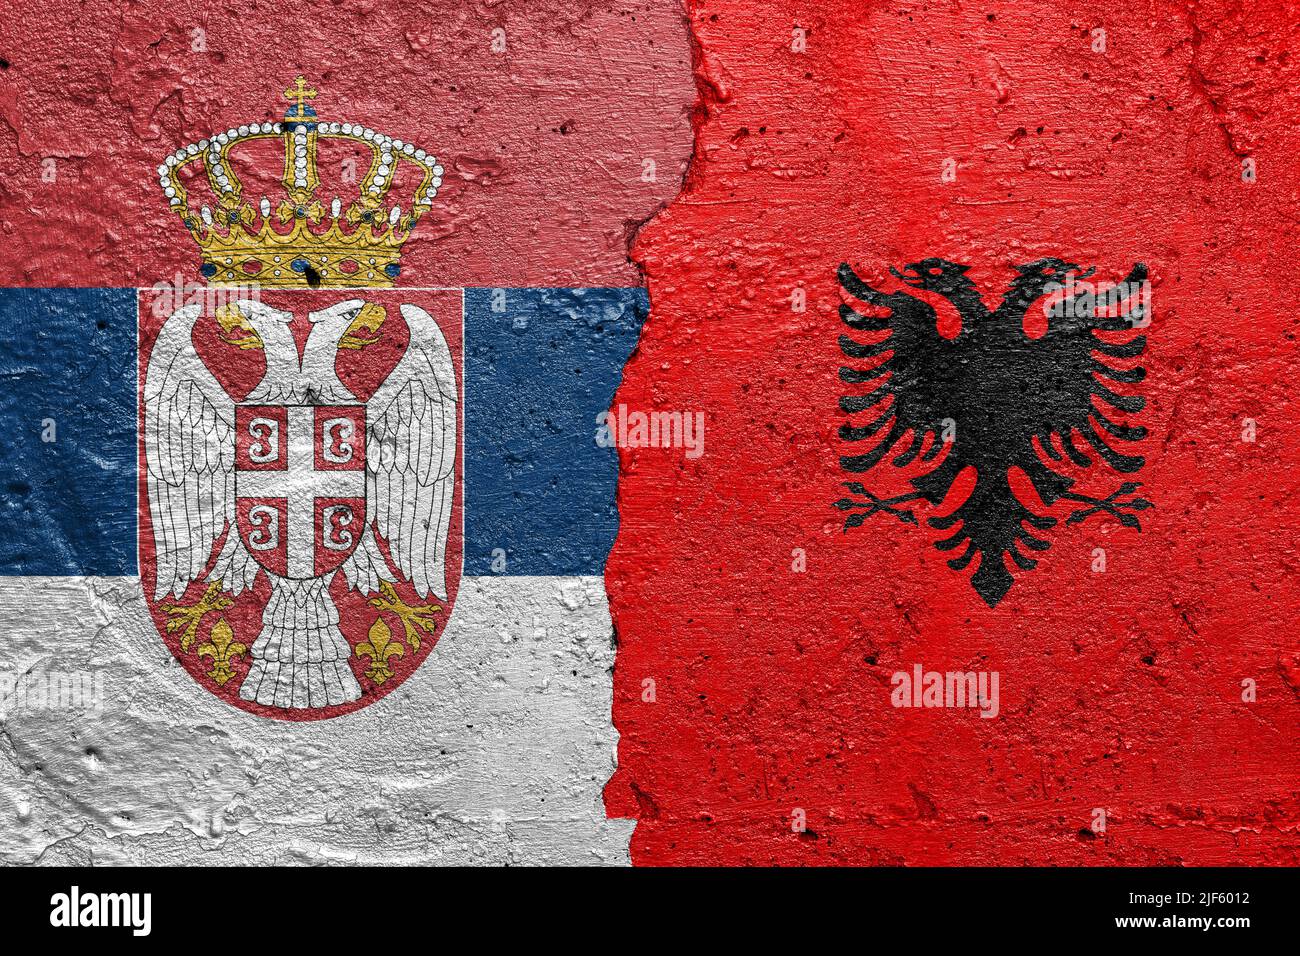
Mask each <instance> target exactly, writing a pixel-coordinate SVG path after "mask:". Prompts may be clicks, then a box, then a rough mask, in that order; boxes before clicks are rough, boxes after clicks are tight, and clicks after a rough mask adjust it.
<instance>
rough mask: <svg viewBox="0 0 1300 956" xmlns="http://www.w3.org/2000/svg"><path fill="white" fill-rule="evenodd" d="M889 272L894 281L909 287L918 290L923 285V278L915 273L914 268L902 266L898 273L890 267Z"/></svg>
mask: <svg viewBox="0 0 1300 956" xmlns="http://www.w3.org/2000/svg"><path fill="white" fill-rule="evenodd" d="M889 272H890V274H891V275H893V277H894V278H895V279H898V280H900V281H902V282H905V283H907V284H908V285H910V286H915V287H916V288H918V289H919V288H920V287H921V286H922V285H923V284H924V283H925V279H924V277H923V276H922V275H921V274H920V273H919V272H917V271H916V267H915V266H904V267H903V271H902V272H899V271H898V270H897V269H895V268H894V267H893V266H890V267H889Z"/></svg>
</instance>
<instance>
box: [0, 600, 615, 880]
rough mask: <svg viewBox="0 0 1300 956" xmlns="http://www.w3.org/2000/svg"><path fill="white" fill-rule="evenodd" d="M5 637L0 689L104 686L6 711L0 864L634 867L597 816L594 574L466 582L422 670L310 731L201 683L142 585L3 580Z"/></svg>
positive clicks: (598, 603)
mask: <svg viewBox="0 0 1300 956" xmlns="http://www.w3.org/2000/svg"><path fill="white" fill-rule="evenodd" d="M0 634H3V635H4V639H3V643H2V644H0V679H7V678H11V677H15V676H17V675H22V674H23V673H25V672H27V671H28V670H31V672H32V673H31V676H30V677H27V678H24V680H26V681H27V685H26V686H27V687H28V689H29V690H30V689H31V688H32V686H33V684H32V681H34V680H39V679H40V678H41V677H42V675H58V674H64V675H71V674H77V673H81V672H86V673H89V674H90V675H93V676H94V677H97V678H100V679H102V686H103V688H104V692H105V699H104V701H103V704H102V710H100V711H98V712H96V711H95V710H94V709H93V708H82V707H74V708H71V709H69V708H66V707H65V708H57V709H31V708H27V709H16V708H15V705H14V702H13V700H12V699H10V700H9V701H7V702H5V703H0V708H4V709H7V710H8V713H7V715H6V723H5V735H4V739H3V741H0V753H3V754H4V758H3V759H0V807H5V808H7V810H6V812H7V814H8V822H7V823H6V824H5V826H3V827H0V861H3V862H6V863H31V862H33V861H35V860H37V859H38V858H39V859H42V860H43V862H45V863H56V862H66V863H70V862H78V861H81V860H84V859H87V858H90V857H92V856H93V858H94V859H95V861H96V862H98V863H108V864H115V863H116V864H126V863H159V862H161V863H175V864H184V863H189V864H205V863H211V864H232V865H240V864H242V865H254V864H258V863H314V862H357V863H393V864H398V863H462V864H464V863H539V864H540V863H551V864H592V863H626V862H627V847H628V840H629V838H630V836H631V828H632V822H631V821H627V820H606V819H605V816H604V809H603V805H602V802H601V792H600V791H601V787H602V786H603V784H604V782H605V781H606V780H607V779H608V778H609V775H610V774H611V773H612V771H613V766H614V747H615V740H616V734H615V731H614V729H613V727H612V726H611V724H610V718H609V711H610V698H611V687H610V672H611V670H612V667H613V662H614V648H613V641H612V628H611V625H610V619H609V608H608V604H607V602H606V598H605V590H604V582H603V580H602V579H601V578H598V577H584V578H544V577H532V578H521V577H481V578H464V579H462V581H461V585H460V595H459V597H458V598H457V601H456V606H455V611H454V614H453V616H452V620H451V623H450V626H449V628H448V630H447V633H446V634H445V635H443V636H441V637H440V639H439V641H438V644H437V646H436V647H435V648H434V649H433V652H432V653H431V654H430V656H429V658H428V660H426V661H425V663H424V664H423V665H422V666H421V667H420V669H419V670H418V671H416V672H415V674H413V675H412V676H411V677H410V678H409V679H408V680H407V681H406V682H405V683H404V684H403V685H402V686H401V687H399V688H398V689H397V690H395V691H394V692H393V693H391V694H389V695H388V696H387V697H386V698H384V699H383V700H381V701H379V702H378V703H376V704H372V705H371V706H369V707H366V708H363V709H362V710H360V711H358V712H357V713H355V714H350V715H348V716H346V717H339V718H335V719H333V720H326V721H315V722H309V723H295V722H288V721H277V720H269V719H265V718H259V717H254V716H252V715H251V714H247V713H244V712H243V711H240V710H237V709H235V708H233V707H231V706H229V705H227V704H225V703H222V702H221V701H219V700H217V699H216V698H215V697H213V696H212V695H210V694H209V693H208V692H207V691H205V690H203V689H202V688H201V687H200V686H199V685H198V684H197V683H195V682H194V681H193V680H192V679H191V678H190V677H189V675H188V674H186V673H185V672H184V670H182V669H181V668H180V666H179V665H178V664H176V663H175V662H174V661H172V660H171V658H170V655H169V654H168V652H167V651H166V649H165V648H164V646H163V643H162V638H161V637H160V636H159V635H158V634H157V632H156V631H155V629H154V626H153V623H152V621H150V619H149V617H148V614H147V611H146V608H145V604H144V600H143V596H142V594H141V591H140V582H139V579H138V578H24V577H0ZM252 636H254V635H243V634H236V639H245V640H248V641H251V638H252ZM575 672H576V673H575ZM7 687H8V684H7V683H5V684H4V685H3V686H0V691H3V690H4V689H6V688H7ZM29 702H30V701H29ZM38 764H39V765H40V766H41V768H42V769H41V771H40V772H39V773H37V772H33V771H32V769H31V768H33V767H34V766H36V765H38Z"/></svg>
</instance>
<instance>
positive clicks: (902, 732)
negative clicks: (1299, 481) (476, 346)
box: [606, 0, 1300, 865]
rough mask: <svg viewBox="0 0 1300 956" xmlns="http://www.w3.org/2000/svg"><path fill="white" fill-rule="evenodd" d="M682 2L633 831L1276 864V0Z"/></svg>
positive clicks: (1279, 514)
mask: <svg viewBox="0 0 1300 956" xmlns="http://www.w3.org/2000/svg"><path fill="white" fill-rule="evenodd" d="M688 6H689V8H690V17H691V30H692V34H693V36H694V39H695V42H696V44H697V51H698V53H697V56H696V59H695V64H696V82H697V86H698V89H699V102H698V109H697V113H696V143H695V151H694V162H693V163H692V165H691V167H690V172H689V175H688V178H687V181H686V184H685V187H684V189H683V192H682V194H681V195H680V196H679V197H678V198H677V199H676V200H675V201H674V202H673V203H672V204H670V206H669V207H668V208H667V209H666V210H665V211H664V212H663V213H661V214H660V215H659V216H657V217H656V219H655V220H654V222H653V223H652V224H650V225H649V226H647V227H646V228H645V229H643V230H642V231H641V233H640V235H639V237H638V242H637V244H636V246H635V255H636V257H637V259H638V261H639V262H640V263H641V264H642V266H643V267H644V269H645V271H646V275H647V278H648V287H649V295H650V303H651V318H650V320H649V321H648V323H647V324H646V326H645V328H644V329H643V331H642V335H641V339H640V343H639V346H638V349H637V351H636V353H635V354H634V355H633V357H632V359H631V360H630V362H629V364H628V366H627V369H626V371H625V373H624V377H623V382H622V385H621V386H620V388H619V390H618V393H617V396H616V402H617V403H618V404H620V405H625V406H627V407H628V408H629V409H636V410H642V411H645V412H660V413H676V414H678V415H679V416H689V415H692V414H694V413H699V414H701V415H702V420H703V435H704V439H703V444H702V451H701V453H700V454H698V455H695V456H692V455H688V454H686V451H685V449H684V448H682V447H631V446H628V447H624V448H623V449H622V450H621V459H620V460H621V471H620V476H621V477H620V486H619V504H620V511H621V523H620V529H619V535H618V539H617V542H616V545H615V548H614V552H613V555H612V556H611V559H610V564H609V568H608V570H607V572H606V584H607V587H608V590H609V594H610V603H611V609H612V612H613V616H614V622H615V626H616V629H617V632H618V637H619V651H618V660H617V666H616V669H615V698H614V723H615V726H616V727H617V728H618V731H619V733H620V745H619V769H618V773H617V775H616V776H615V778H614V780H613V782H612V783H611V784H610V786H609V787H608V788H607V791H606V803H607V807H608V809H609V811H610V813H611V814H613V815H616V816H624V815H630V816H634V817H635V818H636V819H637V820H638V824H637V829H636V832H635V834H634V836H633V841H632V859H633V861H634V862H639V863H650V864H682V863H686V864H702V863H730V864H741V863H763V864H769V863H772V864H800V863H819V864H829V863H844V864H877V863H879V864H1005V865H1021V864H1061V865H1088V864H1281V863H1290V864H1295V863H1296V862H1297V839H1296V830H1297V826H1298V825H1300V804H1298V802H1297V769H1296V768H1297V767H1298V766H1300V734H1298V733H1297V730H1298V729H1300V724H1298V720H1300V659H1298V658H1297V656H1296V654H1297V648H1296V639H1295V626H1294V622H1293V619H1294V617H1295V612H1296V607H1297V598H1298V597H1300V594H1298V593H1297V585H1296V573H1295V572H1296V558H1295V547H1294V541H1295V537H1296V533H1297V531H1298V530H1300V527H1298V526H1300V522H1298V521H1297V515H1298V513H1300V509H1297V506H1296V499H1295V495H1296V478H1295V475H1296V467H1297V464H1298V463H1300V462H1298V460H1297V454H1296V442H1295V441H1294V436H1293V434H1292V429H1293V427H1294V417H1295V414H1294V402H1293V396H1292V392H1293V378H1294V374H1295V368H1296V357H1295V341H1294V340H1295V319H1294V316H1295V315H1296V311H1297V304H1298V303H1297V291H1296V290H1297V286H1296V281H1295V276H1294V269H1292V268H1290V267H1289V265H1288V263H1289V261H1290V257H1291V251H1290V250H1292V249H1293V248H1294V245H1295V242H1296V215H1295V206H1296V197H1297V195H1300V173H1298V172H1297V167H1296V164H1295V162H1294V156H1295V155H1296V152H1297V149H1300V136H1298V134H1297V132H1296V126H1295V122H1294V121H1295V118H1296V116H1297V115H1300V96H1298V94H1297V89H1298V88H1300V87H1298V86H1297V82H1296V81H1297V74H1296V69H1297V64H1296V61H1295V56H1294V53H1295V51H1294V46H1295V39H1296V21H1295V12H1294V10H1293V9H1292V8H1290V7H1289V6H1288V5H1286V4H1283V3H1280V2H1272V3H1257V4H1250V5H1247V6H1246V7H1243V6H1242V5H1240V4H1235V3H1228V2H1216V0H1211V2H1207V3H1200V4H1196V5H1194V6H1192V7H1188V6H1186V5H1183V4H1175V3H1164V2H1157V3H1155V4H1153V5H1136V6H1135V5H1131V4H1123V3H1100V4H1098V3H1088V4H1082V3H1065V4H1062V3H1058V2H1028V3H1015V4H1012V3H991V4H985V5H980V6H969V5H959V4H930V5H916V6H898V5H890V4H874V3H873V4H853V5H846V4H834V3H821V4H818V3H795V4H773V3H757V4H755V3H739V2H731V0H710V2H708V3H694V2H692V3H689V4H688Z"/></svg>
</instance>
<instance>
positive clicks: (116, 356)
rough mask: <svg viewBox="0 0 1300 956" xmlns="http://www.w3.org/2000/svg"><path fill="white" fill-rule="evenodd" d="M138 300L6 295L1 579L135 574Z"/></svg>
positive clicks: (88, 294) (90, 294)
mask: <svg viewBox="0 0 1300 956" xmlns="http://www.w3.org/2000/svg"><path fill="white" fill-rule="evenodd" d="M135 301H136V296H135V290H134V289H0V328H3V329H4V334H5V343H4V348H3V349H0V379H3V382H4V388H3V390H0V574H89V575H118V574H135V573H136V562H135V474H136V464H135V434H136V432H135V419H136V415H135V396H136V387H135V381H136V375H135V369H136V348H135V337H136V335H135ZM47 439H52V440H47Z"/></svg>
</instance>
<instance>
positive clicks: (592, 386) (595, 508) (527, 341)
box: [465, 289, 649, 575]
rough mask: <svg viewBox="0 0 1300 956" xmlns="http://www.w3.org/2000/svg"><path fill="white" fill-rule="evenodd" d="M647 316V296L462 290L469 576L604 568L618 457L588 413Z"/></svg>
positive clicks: (613, 525)
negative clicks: (606, 445) (600, 441)
mask: <svg viewBox="0 0 1300 956" xmlns="http://www.w3.org/2000/svg"><path fill="white" fill-rule="evenodd" d="M494 307H495V308H494ZM648 311H649V305H648V300H647V297H646V292H645V290H644V289H497V290H494V289H467V290H466V292H465V340H466V356H465V368H466V374H465V379H466V400H465V447H466V449H467V455H466V508H465V573H466V574H521V575H571V574H601V573H603V571H604V567H605V558H606V557H607V556H608V555H609V549H610V547H611V546H612V545H613V543H614V534H615V532H617V530H618V508H617V504H616V501H615V487H616V484H617V481H618V458H617V451H616V449H613V448H602V447H600V446H598V445H597V444H596V430H597V424H596V416H597V415H599V414H600V413H601V412H604V411H607V410H608V409H609V407H610V403H611V402H612V400H613V397H614V390H615V389H616V388H617V387H618V383H619V380H620V378H621V376H622V373H623V365H624V364H625V363H626V362H627V359H628V356H630V355H631V354H632V350H633V348H635V346H636V340H637V336H638V335H639V334H640V331H641V323H642V321H643V320H644V318H645V316H646V314H647V312H648Z"/></svg>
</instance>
